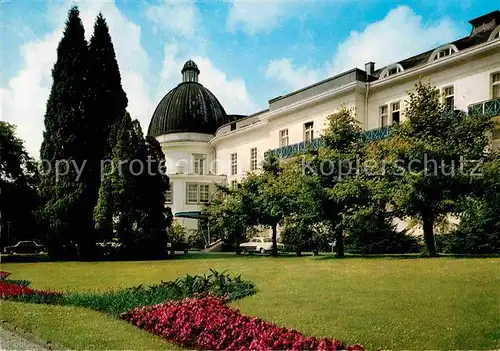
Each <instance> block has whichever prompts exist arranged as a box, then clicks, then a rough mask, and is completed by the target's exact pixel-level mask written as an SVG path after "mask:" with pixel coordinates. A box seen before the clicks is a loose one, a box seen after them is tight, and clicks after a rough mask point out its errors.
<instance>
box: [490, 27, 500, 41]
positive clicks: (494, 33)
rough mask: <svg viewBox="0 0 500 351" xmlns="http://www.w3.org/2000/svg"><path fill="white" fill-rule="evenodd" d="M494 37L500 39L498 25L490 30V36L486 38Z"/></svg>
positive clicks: (491, 38) (492, 38)
mask: <svg viewBox="0 0 500 351" xmlns="http://www.w3.org/2000/svg"><path fill="white" fill-rule="evenodd" d="M496 39H500V26H497V27H496V28H495V29H493V32H491V34H490V37H489V38H488V41H491V40H496Z"/></svg>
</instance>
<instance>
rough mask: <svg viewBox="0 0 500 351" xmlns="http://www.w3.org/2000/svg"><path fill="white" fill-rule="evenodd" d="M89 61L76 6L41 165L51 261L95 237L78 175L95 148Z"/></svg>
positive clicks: (60, 54) (55, 75)
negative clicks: (91, 135) (88, 106)
mask: <svg viewBox="0 0 500 351" xmlns="http://www.w3.org/2000/svg"><path fill="white" fill-rule="evenodd" d="M87 58H88V49H87V42H86V40H85V33H84V28H83V24H82V21H81V20H80V17H79V11H78V8H77V7H76V6H74V7H72V8H71V9H70V11H69V15H68V20H67V22H66V28H65V30H64V34H63V38H62V39H61V41H60V42H59V45H58V48H57V60H56V63H55V64H54V68H53V69H52V79H53V84H52V89H51V92H50V95H49V100H48V101H47V107H46V112H45V119H44V122H45V130H44V133H43V142H42V146H41V159H42V160H44V163H43V166H44V169H43V170H44V172H43V175H42V179H41V185H40V193H41V195H42V198H43V201H44V207H43V209H42V211H41V214H42V218H43V220H44V225H45V226H46V227H47V230H48V238H47V242H48V249H49V255H50V256H51V257H53V258H61V257H63V256H65V251H66V250H65V247H66V248H69V247H70V246H74V245H75V244H80V245H81V246H82V247H81V248H82V249H85V248H87V247H88V246H90V245H87V244H89V242H88V239H89V236H91V235H92V233H93V228H92V212H89V208H88V203H87V202H86V200H88V198H87V196H88V193H87V192H86V190H87V189H86V188H85V186H84V184H83V183H82V182H81V179H80V177H79V175H78V172H77V171H76V169H82V167H83V166H84V165H85V162H86V161H85V160H86V156H87V155H86V150H87V147H88V143H90V140H88V139H87V138H88V136H89V126H90V123H89V121H88V120H87V116H86V115H85V96H86V94H87V89H88V86H87ZM61 162H63V163H61ZM68 164H69V165H70V167H69V172H65V168H63V167H66V165H68ZM58 171H59V174H58ZM61 172H62V173H65V174H61ZM86 205H87V206H86Z"/></svg>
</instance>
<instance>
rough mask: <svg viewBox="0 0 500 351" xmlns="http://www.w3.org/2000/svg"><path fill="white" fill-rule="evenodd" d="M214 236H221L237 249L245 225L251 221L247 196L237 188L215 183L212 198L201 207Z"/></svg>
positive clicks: (242, 236)
mask: <svg viewBox="0 0 500 351" xmlns="http://www.w3.org/2000/svg"><path fill="white" fill-rule="evenodd" d="M203 214H204V215H205V216H206V217H207V219H208V222H209V223H210V232H211V233H214V235H213V236H214V237H217V238H223V239H224V240H225V241H226V242H228V243H231V244H233V245H234V246H235V248H236V249H237V250H238V249H239V244H240V243H241V242H242V241H243V238H244V235H245V234H244V233H245V231H246V229H247V226H248V225H249V224H250V223H251V222H252V218H251V212H250V211H248V201H247V196H244V193H243V192H242V191H239V190H238V189H229V188H227V187H225V186H222V185H218V184H217V185H216V189H215V192H214V194H213V196H212V200H211V201H210V203H209V204H207V205H206V206H205V207H204V209H203Z"/></svg>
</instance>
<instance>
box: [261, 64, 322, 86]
mask: <svg viewBox="0 0 500 351" xmlns="http://www.w3.org/2000/svg"><path fill="white" fill-rule="evenodd" d="M266 77H267V78H274V79H277V80H279V81H281V82H283V83H285V84H286V85H287V86H288V87H290V88H292V89H300V88H303V87H305V86H307V85H310V84H313V83H315V82H317V81H319V80H320V72H319V70H316V69H309V68H307V67H295V66H294V65H293V62H292V61H291V60H290V59H286V58H283V59H278V60H273V61H271V62H269V64H268V65H267V69H266Z"/></svg>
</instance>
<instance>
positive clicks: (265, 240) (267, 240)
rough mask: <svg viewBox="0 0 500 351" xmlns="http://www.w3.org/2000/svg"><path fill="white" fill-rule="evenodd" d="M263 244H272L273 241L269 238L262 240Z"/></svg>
mask: <svg viewBox="0 0 500 351" xmlns="http://www.w3.org/2000/svg"><path fill="white" fill-rule="evenodd" d="M264 242H265V243H272V242H273V241H272V240H271V238H264Z"/></svg>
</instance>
